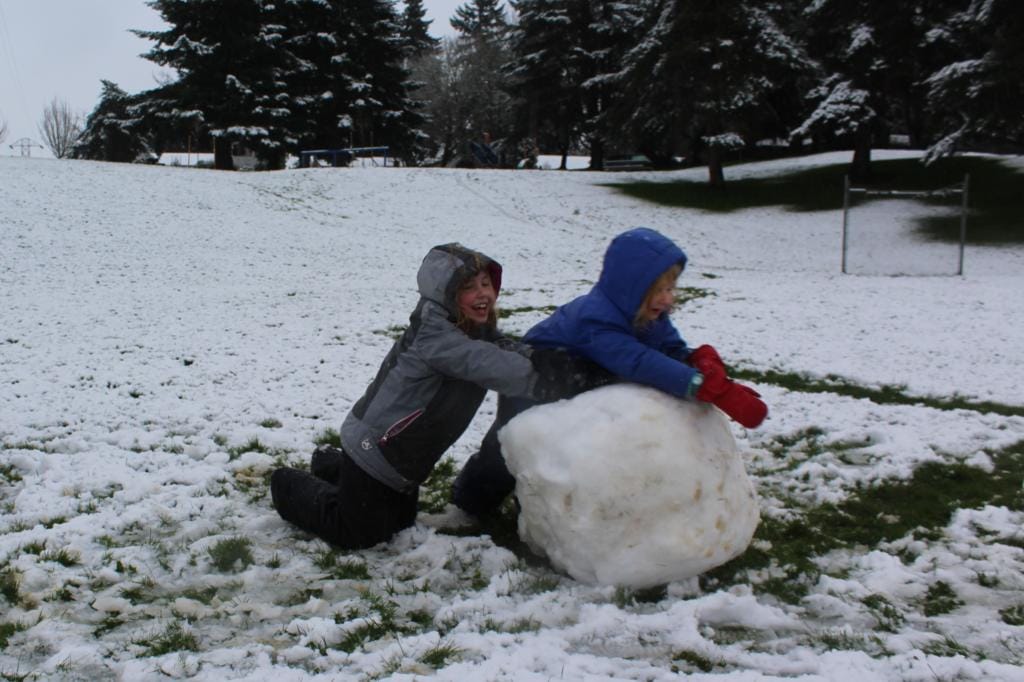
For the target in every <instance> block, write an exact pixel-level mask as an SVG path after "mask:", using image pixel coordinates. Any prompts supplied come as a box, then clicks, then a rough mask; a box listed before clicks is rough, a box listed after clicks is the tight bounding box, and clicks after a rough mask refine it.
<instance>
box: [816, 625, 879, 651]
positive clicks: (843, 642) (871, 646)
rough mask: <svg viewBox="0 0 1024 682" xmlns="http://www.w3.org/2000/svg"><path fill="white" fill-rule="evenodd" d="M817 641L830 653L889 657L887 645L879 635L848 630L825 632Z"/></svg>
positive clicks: (837, 629)
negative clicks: (853, 653)
mask: <svg viewBox="0 0 1024 682" xmlns="http://www.w3.org/2000/svg"><path fill="white" fill-rule="evenodd" d="M817 641H818V642H820V643H821V645H822V646H823V647H825V649H826V650H828V651H863V652H864V653H866V654H868V655H869V656H883V655H888V653H889V652H888V651H887V650H886V648H885V644H884V642H883V641H882V639H881V638H880V637H878V636H877V635H869V634H865V633H855V632H851V631H850V630H849V629H848V628H833V629H829V630H825V631H823V632H822V633H821V634H819V635H818V636H817Z"/></svg>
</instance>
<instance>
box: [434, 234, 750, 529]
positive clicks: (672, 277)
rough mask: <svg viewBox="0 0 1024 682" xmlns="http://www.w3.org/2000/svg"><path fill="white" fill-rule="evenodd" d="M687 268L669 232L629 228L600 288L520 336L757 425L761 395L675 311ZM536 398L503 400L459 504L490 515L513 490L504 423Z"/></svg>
mask: <svg viewBox="0 0 1024 682" xmlns="http://www.w3.org/2000/svg"><path fill="white" fill-rule="evenodd" d="M685 267H686V254H685V253H683V251H682V249H680V248H679V247H678V246H676V245H675V244H674V243H673V242H672V240H670V239H668V238H667V237H665V236H664V235H662V234H660V233H659V232H657V231H655V230H652V229H650V228H646V227H638V228H634V229H631V230H627V231H626V232H623V233H622V234H620V235H618V236H617V237H615V238H614V239H613V240H612V242H611V244H610V245H609V247H608V249H607V251H606V252H605V256H604V265H603V267H602V270H601V275H600V277H599V278H598V281H597V284H595V285H594V287H593V289H591V290H590V292H588V293H587V294H584V295H583V296H580V297H578V298H576V299H575V300H573V301H571V302H569V303H567V304H565V305H563V306H561V307H559V308H558V309H557V310H556V311H555V312H554V313H552V314H551V316H550V317H548V318H547V319H545V320H543V321H541V322H540V323H538V324H537V325H535V326H534V327H533V328H532V329H530V331H529V332H527V334H526V336H525V337H523V341H525V342H526V343H528V344H530V345H531V346H533V347H535V348H549V349H559V350H563V351H567V352H569V353H571V354H573V355H576V356H580V357H582V358H585V359H587V360H590V361H592V362H594V363H596V364H598V365H600V366H601V367H603V368H604V369H605V370H607V371H608V372H610V373H611V374H612V375H614V376H615V378H616V379H617V380H619V381H628V382H633V383H637V384H643V385H646V386H653V387H654V388H657V389H659V390H662V391H665V392H666V393H669V394H671V395H674V396H677V397H679V398H684V399H696V400H702V401H706V402H711V403H713V404H715V405H716V406H718V407H719V408H720V409H722V410H723V411H724V412H725V413H726V414H728V415H729V416H730V417H731V418H733V419H735V420H736V421H737V422H739V423H740V424H742V425H743V426H746V427H748V428H754V427H756V426H758V425H759V424H760V423H761V422H762V421H763V420H764V418H765V416H766V415H767V407H766V406H765V404H764V403H763V402H761V400H760V399H759V398H758V395H757V393H755V392H754V391H753V390H751V389H750V388H748V387H746V386H743V385H742V384H738V383H736V382H734V381H731V380H730V379H729V378H728V377H727V376H726V372H725V365H724V364H723V363H722V360H721V358H720V357H719V355H718V353H717V352H716V351H715V349H714V348H712V347H711V346H707V345H704V346H700V347H699V348H697V349H695V350H691V349H690V348H689V347H688V346H687V345H686V342H685V341H684V340H683V339H682V337H680V335H679V332H678V331H676V328H675V327H674V326H673V325H672V321H671V320H670V319H669V313H670V312H671V311H672V307H673V304H674V302H675V287H676V279H677V278H678V277H679V275H680V274H681V273H682V271H683V269H684V268H685ZM536 404H537V402H536V401H532V400H529V399H523V398H513V397H509V396H502V397H501V398H500V399H499V403H498V414H497V418H496V419H495V423H494V425H492V427H491V429H490V431H488V433H487V435H486V436H485V437H484V441H483V443H482V444H481V447H480V451H479V452H477V453H476V454H474V455H473V456H472V457H470V459H469V460H468V461H467V462H466V465H465V466H464V467H463V469H462V471H461V472H460V473H459V476H458V478H457V479H456V481H455V485H454V489H453V500H454V502H455V504H456V505H457V506H458V507H460V508H461V509H463V510H465V511H467V512H469V513H471V514H476V515H480V514H484V513H487V512H489V511H492V510H494V509H496V508H497V507H498V506H499V505H500V504H501V501H502V500H503V499H504V498H505V497H506V496H507V495H508V494H509V493H511V492H512V490H513V489H514V488H515V479H514V478H513V477H512V475H511V474H510V473H509V472H508V469H507V468H506V467H505V462H504V460H503V458H502V456H501V446H500V444H499V442H498V431H499V430H500V429H501V427H502V426H504V425H505V424H506V423H507V422H508V421H509V420H510V419H511V418H512V417H514V416H515V415H516V414H519V413H520V412H522V411H523V410H525V409H527V408H529V407H531V406H533V405H536Z"/></svg>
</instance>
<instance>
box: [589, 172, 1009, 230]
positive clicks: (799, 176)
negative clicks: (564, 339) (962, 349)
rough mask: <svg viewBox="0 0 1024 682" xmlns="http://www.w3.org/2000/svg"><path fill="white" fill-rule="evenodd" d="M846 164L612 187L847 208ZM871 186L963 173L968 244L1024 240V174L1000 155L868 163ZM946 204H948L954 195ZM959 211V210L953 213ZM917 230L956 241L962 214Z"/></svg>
mask: <svg viewBox="0 0 1024 682" xmlns="http://www.w3.org/2000/svg"><path fill="white" fill-rule="evenodd" d="M848 172H849V164H845V163H843V164H835V165H831V166H818V167H815V168H810V169H802V170H794V171H792V172H789V173H779V174H776V175H773V176H771V177H763V178H743V179H738V180H729V179H728V170H727V171H726V182H725V184H724V185H722V186H721V187H711V186H709V185H708V184H707V183H706V182H702V181H692V180H677V181H672V182H632V183H623V184H609V185H608V186H609V187H611V188H613V189H615V190H616V191H619V192H622V193H624V194H627V195H629V196H632V197H636V198H637V199H642V200H644V201H649V202H652V203H656V204H660V205H663V206H678V207H686V208H696V209H700V210H704V211H708V212H714V213H729V212H732V211H739V210H744V209H748V208H756V207H762V206H783V207H785V208H786V209H788V210H791V211H832V210H839V209H841V208H842V206H843V178H844V176H846V175H847V174H848ZM871 173H872V178H871V180H870V181H869V182H868V183H867V184H866V185H861V184H860V183H858V186H867V187H870V188H873V189H894V190H895V189H898V190H905V191H929V190H936V189H942V188H949V187H954V186H956V187H959V186H960V185H961V184H962V182H963V178H964V174H965V173H969V174H970V176H971V181H970V189H969V197H968V207H969V208H970V215H969V216H968V219H967V240H968V242H969V243H971V244H1021V243H1024V223H1022V222H1021V221H1020V215H1021V214H1022V213H1024V192H1021V191H1020V187H1021V181H1022V180H1024V175H1022V174H1021V173H1020V172H1019V171H1017V170H1015V169H1012V168H1010V167H1008V166H1006V165H1005V164H1003V163H1001V162H1000V161H999V160H997V159H993V158H989V157H976V156H954V157H950V158H946V159H941V160H939V161H937V162H936V163H934V164H932V165H931V166H925V165H923V164H922V163H921V162H920V161H918V160H917V159H885V160H875V161H872V162H871ZM935 201H942V202H943V203H944V204H947V205H948V204H949V202H950V200H949V199H944V200H939V199H936V200H935ZM951 213H957V214H958V213H959V211H958V210H957V211H951ZM920 230H921V231H922V232H923V233H924V234H925V235H927V236H929V237H931V238H934V239H940V240H945V241H955V242H958V241H959V238H960V221H959V216H958V215H955V216H949V217H937V218H931V219H927V220H922V221H921V223H920Z"/></svg>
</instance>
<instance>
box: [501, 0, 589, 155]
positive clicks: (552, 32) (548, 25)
mask: <svg viewBox="0 0 1024 682" xmlns="http://www.w3.org/2000/svg"><path fill="white" fill-rule="evenodd" d="M580 5H586V1H585V0H519V2H513V7H514V8H515V10H516V12H517V14H518V16H519V21H518V23H517V25H516V26H515V27H514V28H513V29H512V31H511V32H510V37H509V40H510V49H511V51H512V54H513V55H514V58H513V59H512V61H511V62H510V63H509V64H507V65H506V66H505V69H506V71H507V73H508V75H509V83H508V86H507V89H508V91H509V93H511V94H512V95H513V96H514V97H516V103H515V104H516V114H517V116H516V118H517V119H518V121H517V127H518V129H519V132H520V135H521V136H524V137H525V138H526V139H527V140H529V141H530V142H529V145H530V146H531V147H537V148H539V147H543V148H546V149H557V150H559V151H560V152H561V154H562V164H561V167H562V168H564V167H565V159H566V156H567V154H568V153H569V148H570V146H571V145H572V143H573V141H574V138H577V137H578V136H579V132H580V126H581V123H582V113H581V108H582V105H581V102H580V94H581V92H580V85H581V82H582V71H581V69H580V68H579V66H580V65H579V64H578V59H577V57H578V56H579V52H578V47H579V42H580V40H579V37H578V35H576V33H575V32H574V29H575V28H577V27H578V26H574V25H573V18H572V10H573V9H574V8H576V7H578V6H580Z"/></svg>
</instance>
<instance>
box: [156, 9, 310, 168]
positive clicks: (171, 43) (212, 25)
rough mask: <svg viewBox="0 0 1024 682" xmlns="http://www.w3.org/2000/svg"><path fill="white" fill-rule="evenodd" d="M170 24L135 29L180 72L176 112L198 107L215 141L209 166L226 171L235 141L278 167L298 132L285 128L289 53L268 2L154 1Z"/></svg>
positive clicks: (159, 56)
mask: <svg viewBox="0 0 1024 682" xmlns="http://www.w3.org/2000/svg"><path fill="white" fill-rule="evenodd" d="M150 6H151V7H153V8H154V9H156V10H157V11H158V12H160V15H161V17H162V18H163V19H164V21H165V22H166V23H167V24H168V28H167V29H166V30H163V31H136V34H137V35H139V36H141V37H143V38H147V39H149V40H152V41H154V42H155V43H156V45H155V46H154V47H153V48H152V49H151V50H150V51H149V52H148V53H147V54H146V55H144V56H145V57H146V58H147V59H149V60H151V61H153V62H155V63H157V64H160V65H163V66H168V67H170V68H172V69H174V70H175V71H177V73H178V76H179V81H180V89H179V91H178V93H179V96H180V97H181V101H180V102H179V110H180V111H183V112H190V111H198V112H200V115H201V117H202V123H203V125H204V126H205V128H206V130H207V131H208V132H209V134H210V135H211V136H212V137H213V138H214V140H215V147H214V149H215V151H214V167H215V168H218V169H231V168H233V167H234V162H233V158H232V153H233V150H234V149H235V148H236V147H244V148H248V149H251V150H253V151H254V152H255V154H256V156H257V158H258V159H259V160H260V162H261V163H262V165H264V166H265V167H268V168H280V167H283V165H284V160H285V155H286V153H287V149H288V147H289V146H290V145H293V144H294V143H295V142H296V137H295V135H294V133H293V132H292V130H291V129H290V127H289V123H290V119H291V117H292V111H291V104H292V103H291V101H290V100H291V97H290V95H289V94H288V83H287V79H286V76H287V74H289V73H290V71H291V69H292V65H291V64H289V57H290V55H289V53H288V52H287V51H286V50H281V49H279V48H280V46H281V44H282V42H283V40H284V38H285V33H284V32H285V27H284V26H283V25H281V24H280V23H278V22H277V16H275V11H276V5H275V4H274V3H273V2H271V1H270V0H204V1H203V2H192V1H190V0H152V1H151V2H150Z"/></svg>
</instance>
